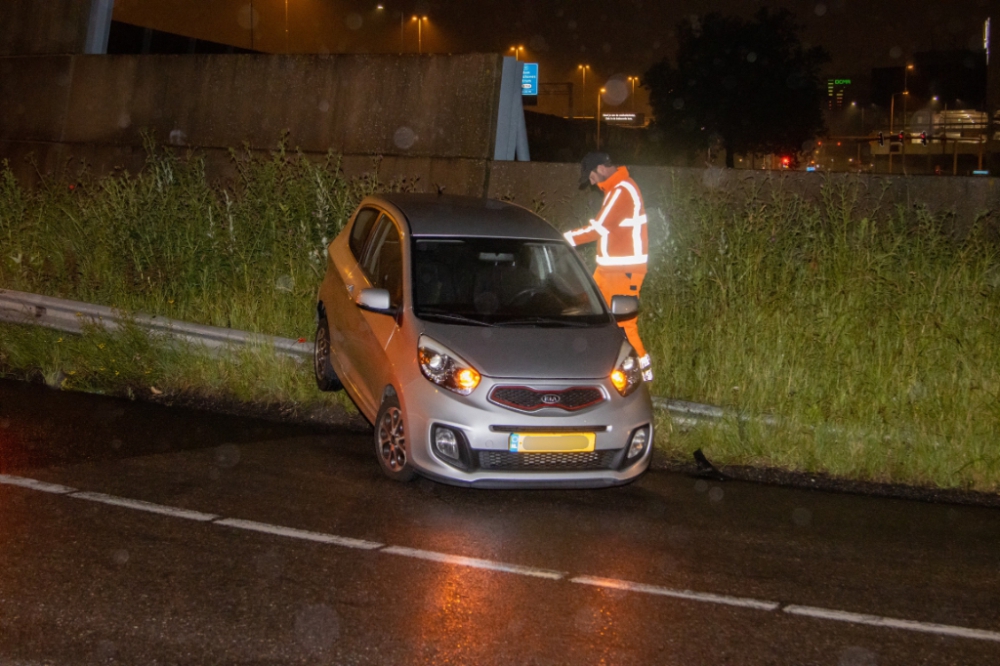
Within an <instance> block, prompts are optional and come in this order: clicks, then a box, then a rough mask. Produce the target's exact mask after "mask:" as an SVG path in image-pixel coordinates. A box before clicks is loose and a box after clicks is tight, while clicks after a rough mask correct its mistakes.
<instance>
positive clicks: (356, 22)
mask: <svg viewBox="0 0 1000 666" xmlns="http://www.w3.org/2000/svg"><path fill="white" fill-rule="evenodd" d="M345 23H346V24H347V29H348V30H355V31H356V30H360V29H361V26H362V25H364V23H365V21H364V19H363V18H361V14H358V13H357V12H351V13H350V14H348V15H347V20H346V21H345Z"/></svg>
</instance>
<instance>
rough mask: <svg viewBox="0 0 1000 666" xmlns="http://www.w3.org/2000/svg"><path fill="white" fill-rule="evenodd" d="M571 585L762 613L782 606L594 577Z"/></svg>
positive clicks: (585, 577) (581, 578)
mask: <svg viewBox="0 0 1000 666" xmlns="http://www.w3.org/2000/svg"><path fill="white" fill-rule="evenodd" d="M569 582H571V583H580V584H582V585H594V586H596V587H606V588H609V589H612V590H625V591H627V592H640V593H642V594H655V595H659V596H661V597H675V598H677V599H690V600H692V601H705V602H708V603H710V604H723V605H726V606H739V607H741V608H753V609H756V610H762V611H775V610H778V609H779V608H780V607H781V604H779V603H777V602H774V601H760V600H758V599H745V598H743V597H730V596H726V595H724V594H710V593H708V592H692V591H691V590H675V589H671V588H669V587H659V586H657V585H645V584H643V583H630V582H628V581H625V580H616V579H614V578H596V577H594V576H577V577H576V578H571V579H570V581H569Z"/></svg>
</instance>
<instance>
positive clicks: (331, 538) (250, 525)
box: [215, 518, 384, 550]
mask: <svg viewBox="0 0 1000 666" xmlns="http://www.w3.org/2000/svg"><path fill="white" fill-rule="evenodd" d="M215 524H216V525H226V526H228V527H236V528H238V529H241V530H251V531H253V532H264V533H266V534H274V535H276V536H283V537H290V538H292V539H302V540H304V541H316V542H318V543H329V544H333V545H334V546H343V547H344V548H359V549H361V550H375V549H376V548H381V547H382V546H383V545H384V544H381V543H377V542H375V541H362V540H361V539H351V538H349V537H342V536H336V535H334V534H323V533H321V532H309V531H306V530H297V529H295V528H294V527H280V526H278V525H268V524H267V523H258V522H254V521H252V520H240V519H238V518H225V519H223V520H217V521H215Z"/></svg>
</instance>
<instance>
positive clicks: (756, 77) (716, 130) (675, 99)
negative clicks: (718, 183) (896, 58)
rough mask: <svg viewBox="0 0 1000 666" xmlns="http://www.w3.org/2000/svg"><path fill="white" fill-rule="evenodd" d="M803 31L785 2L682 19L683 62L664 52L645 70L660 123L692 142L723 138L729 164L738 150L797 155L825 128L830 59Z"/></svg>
mask: <svg viewBox="0 0 1000 666" xmlns="http://www.w3.org/2000/svg"><path fill="white" fill-rule="evenodd" d="M799 30H800V26H799V25H798V24H797V23H796V22H795V20H794V18H793V16H792V14H791V12H789V11H788V10H785V9H779V10H775V11H770V10H768V9H766V8H762V9H760V10H759V11H758V12H757V13H756V14H755V15H754V17H753V19H751V20H749V21H748V20H744V19H741V18H735V17H726V16H722V15H720V14H714V13H713V14H709V15H707V16H704V17H703V18H700V19H699V18H693V19H690V20H686V21H682V22H681V23H680V24H679V25H678V30H677V37H678V42H679V48H678V52H677V64H676V66H674V65H673V64H672V63H671V62H670V61H669V60H667V59H664V60H662V61H660V62H659V63H657V64H655V65H653V66H652V67H651V68H650V69H649V71H648V72H646V75H645V83H644V86H645V87H646V88H648V89H649V91H650V105H651V106H652V109H653V116H654V118H655V126H656V127H657V128H658V129H659V130H660V132H661V133H663V134H664V135H667V136H670V137H672V138H674V139H676V140H677V141H678V142H680V143H682V144H684V145H686V146H687V147H689V148H692V149H694V148H698V149H704V148H707V147H709V146H710V145H712V144H713V143H716V142H718V143H721V145H722V147H724V148H725V150H726V166H727V167H729V168H732V167H733V161H734V160H733V156H734V155H737V154H741V155H747V154H757V153H764V154H766V153H785V154H790V155H794V154H797V153H798V152H799V151H801V150H803V144H805V143H806V142H808V141H809V140H811V139H813V138H814V137H816V136H817V135H819V134H821V133H822V132H824V131H825V127H824V123H823V99H824V94H825V90H824V86H823V84H822V79H821V76H820V69H821V67H822V66H823V65H824V64H825V63H827V62H828V61H829V59H830V57H829V55H828V54H827V52H826V50H825V49H823V48H822V47H819V46H816V47H812V48H805V47H804V46H803V45H802V42H801V41H800V40H799Z"/></svg>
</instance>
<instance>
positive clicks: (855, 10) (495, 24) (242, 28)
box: [115, 0, 1000, 89]
mask: <svg viewBox="0 0 1000 666" xmlns="http://www.w3.org/2000/svg"><path fill="white" fill-rule="evenodd" d="M252 2H253V10H254V12H255V14H256V15H257V17H258V18H257V22H256V24H255V26H254V30H253V33H254V34H253V45H252V46H253V48H255V49H257V50H262V51H266V52H282V51H285V50H286V30H285V27H286V23H285V7H286V0H252ZM250 4H251V0H213V1H212V2H205V0H116V3H115V18H116V19H117V20H120V21H124V22H128V23H135V24H137V25H143V26H147V27H154V28H157V29H160V30H165V31H169V32H176V33H179V34H183V35H187V36H192V37H198V38H200V39H208V40H212V41H219V42H224V43H228V44H235V45H239V46H243V47H250V46H251V43H250V40H251V35H250V32H251V31H250V29H249V28H250V20H249V17H250ZM383 4H384V9H382V10H381V11H379V10H377V9H376V5H377V2H375V1H374V0H372V1H369V0H365V1H357V0H287V6H288V21H287V51H290V52H298V53H363V52H380V53H387V52H391V53H398V52H400V51H403V52H414V53H415V52H416V51H417V25H416V22H414V21H413V20H412V18H411V17H412V16H413V14H414V13H417V14H420V15H422V16H427V18H428V21H427V23H426V24H424V25H423V27H422V41H423V51H424V52H425V53H427V52H435V53H467V52H506V53H510V51H509V48H510V47H511V46H512V45H524V47H525V49H526V51H525V54H524V56H522V60H528V61H533V62H538V63H540V70H541V72H540V73H541V76H540V78H541V81H542V82H561V81H573V82H575V83H577V84H578V83H580V82H581V76H580V74H579V72H578V69H577V66H578V65H579V64H582V63H586V64H589V65H590V66H591V74H590V75H588V76H589V77H590V78H589V80H588V84H587V85H588V89H591V88H592V86H593V85H594V84H595V83H603V82H604V81H605V80H607V79H608V78H609V77H611V76H614V75H619V76H622V77H625V76H641V75H642V74H643V73H644V72H645V71H646V69H647V68H648V67H649V66H650V65H651V64H653V63H654V62H657V61H659V60H661V59H662V58H664V57H667V56H669V55H671V54H672V53H673V51H674V49H675V47H676V43H675V39H674V32H675V26H676V25H677V22H678V21H680V20H684V19H685V17H689V16H692V15H699V14H705V13H708V12H712V11H717V12H721V13H725V14H739V15H744V16H749V15H751V14H752V13H753V12H754V11H756V10H757V8H759V7H761V6H766V7H772V8H776V7H785V8H788V9H790V10H792V11H793V12H794V13H795V15H796V16H797V17H798V19H799V21H800V23H801V24H802V25H803V26H804V30H803V33H802V34H803V39H804V41H805V42H806V43H807V45H808V44H819V45H822V46H824V47H825V48H826V49H827V50H828V51H829V52H830V54H831V56H832V62H831V64H830V65H829V68H828V72H827V73H828V74H829V75H830V76H836V77H852V78H856V79H864V78H867V77H868V74H869V72H870V70H871V69H872V68H873V67H890V66H894V65H895V66H900V65H903V64H904V63H905V62H906V61H907V60H908V59H909V58H911V57H912V55H913V54H914V53H915V52H918V51H926V50H931V49H981V48H982V47H983V23H984V21H985V20H986V18H987V16H990V15H992V16H993V19H994V30H993V32H994V39H993V41H994V43H995V44H996V43H997V42H1000V35H998V33H1000V0H669V1H662V0H661V1H655V2H654V1H653V0H417V1H416V2H414V1H412V0H407V1H405V2H398V1H396V0H388V1H387V2H385V3H383ZM401 18H402V19H403V21H402V23H401V21H400V19H401ZM994 50H995V51H996V52H997V55H996V57H1000V48H994Z"/></svg>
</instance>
